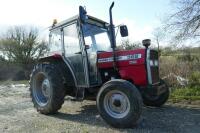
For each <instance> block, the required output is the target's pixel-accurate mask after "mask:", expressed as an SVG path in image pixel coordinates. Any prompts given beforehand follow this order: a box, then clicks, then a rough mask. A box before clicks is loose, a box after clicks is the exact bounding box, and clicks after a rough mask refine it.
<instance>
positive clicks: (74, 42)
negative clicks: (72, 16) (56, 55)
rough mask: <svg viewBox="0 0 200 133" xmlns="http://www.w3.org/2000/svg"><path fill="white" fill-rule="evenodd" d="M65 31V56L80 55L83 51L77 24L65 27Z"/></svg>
mask: <svg viewBox="0 0 200 133" xmlns="http://www.w3.org/2000/svg"><path fill="white" fill-rule="evenodd" d="M63 31H64V46H65V54H66V55H71V54H77V53H79V52H80V51H81V50H80V45H79V39H78V34H77V28H76V24H72V25H69V26H67V27H64V28H63Z"/></svg>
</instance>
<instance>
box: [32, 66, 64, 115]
mask: <svg viewBox="0 0 200 133" xmlns="http://www.w3.org/2000/svg"><path fill="white" fill-rule="evenodd" d="M30 93H31V98H32V101H33V104H34V107H35V108H36V109H37V111H38V112H40V113H42V114H53V113H56V112H57V111H58V110H59V109H60V108H61V106H62V104H63V103H64V97H65V90H64V87H63V79H62V76H61V74H60V72H59V71H58V69H57V68H56V65H53V64H39V65H37V66H35V68H34V70H33V72H32V74H31V79H30Z"/></svg>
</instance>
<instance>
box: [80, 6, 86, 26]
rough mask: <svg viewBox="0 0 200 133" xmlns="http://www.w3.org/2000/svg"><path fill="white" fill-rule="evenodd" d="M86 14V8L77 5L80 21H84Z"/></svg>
mask: <svg viewBox="0 0 200 133" xmlns="http://www.w3.org/2000/svg"><path fill="white" fill-rule="evenodd" d="M86 14H87V12H86V10H85V9H84V8H83V7H82V6H79V17H80V20H81V22H82V23H85V21H86V19H87V15H86Z"/></svg>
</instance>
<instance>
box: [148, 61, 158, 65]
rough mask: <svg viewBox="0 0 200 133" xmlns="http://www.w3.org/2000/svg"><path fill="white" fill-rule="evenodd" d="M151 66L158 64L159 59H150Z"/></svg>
mask: <svg viewBox="0 0 200 133" xmlns="http://www.w3.org/2000/svg"><path fill="white" fill-rule="evenodd" d="M149 63H150V66H158V60H150V62H149Z"/></svg>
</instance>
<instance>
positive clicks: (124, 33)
mask: <svg viewBox="0 0 200 133" xmlns="http://www.w3.org/2000/svg"><path fill="white" fill-rule="evenodd" d="M120 34H121V36H122V37H126V36H128V28H127V26H126V25H121V26H120Z"/></svg>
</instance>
